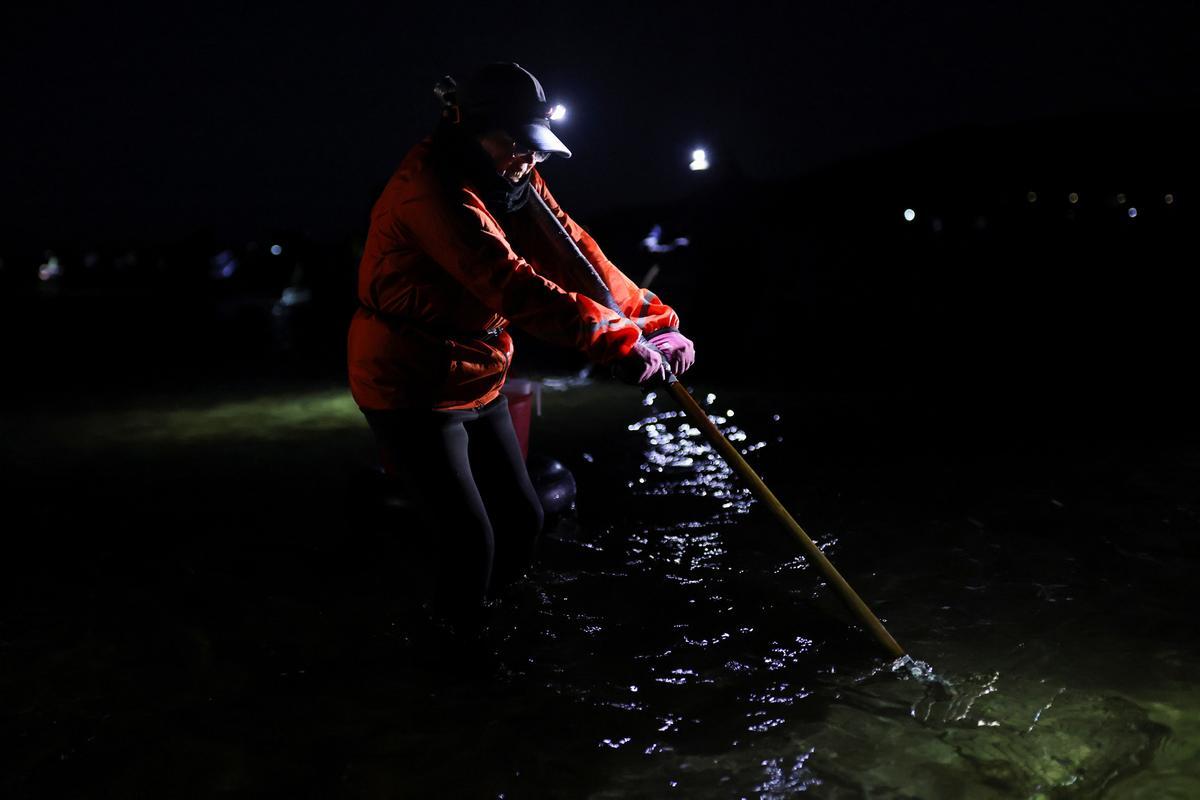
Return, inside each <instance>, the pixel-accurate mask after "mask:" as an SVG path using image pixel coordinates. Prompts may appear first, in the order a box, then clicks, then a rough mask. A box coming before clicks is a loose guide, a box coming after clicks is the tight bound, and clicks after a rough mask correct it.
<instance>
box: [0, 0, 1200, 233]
mask: <svg viewBox="0 0 1200 800" xmlns="http://www.w3.org/2000/svg"><path fill="white" fill-rule="evenodd" d="M1191 5H1192V4H1189V3H1137V2H1127V3H1109V4H1097V3H1071V4H1065V3H1054V4H1050V3H1045V2H1005V3H993V2H986V3H985V2H977V1H975V0H973V1H972V2H969V3H963V2H954V3H944V4H921V5H920V6H917V5H914V4H900V3H890V2H889V3H882V2H852V3H822V4H810V3H796V2H786V3H785V2H780V3H749V2H747V3H738V4H722V5H721V6H719V7H712V10H707V9H706V7H705V6H703V5H699V4H697V5H692V6H690V7H689V6H688V5H685V4H669V5H667V4H663V5H660V6H654V5H652V4H649V3H645V2H638V3H629V4H626V3H611V2H605V3H590V4H573V5H572V4H542V5H541V6H539V7H533V6H528V5H518V4H488V10H486V11H484V10H481V7H480V6H471V5H465V4H454V3H441V4H421V5H420V6H419V7H418V6H415V5H408V4H402V3H392V4H386V5H384V4H378V5H372V6H371V7H369V8H367V7H364V6H360V5H359V4H353V3H329V4H325V5H323V6H316V5H301V4H297V3H289V4H278V5H276V6H274V7H273V8H267V7H265V4H245V3H217V2H212V3H205V4H202V5H201V6H199V7H193V8H190V9H188V10H184V9H183V7H181V6H178V5H176V4H167V5H160V6H159V7H158V8H156V9H155V10H152V11H148V10H145V9H139V10H136V11H134V10H125V9H113V8H110V7H108V5H107V4H89V5H86V6H83V7H80V8H74V7H70V6H67V5H64V4H60V3H52V2H46V3H40V4H35V5H33V7H32V8H27V9H24V10H21V9H15V8H13V7H11V6H9V5H7V4H6V5H5V7H4V10H3V11H0V31H2V33H0V36H2V37H3V47H0V64H2V69H0V81H2V83H0V86H2V90H0V91H2V95H3V100H4V102H3V108H4V113H3V118H2V122H0V130H2V133H0V137H2V139H0V144H2V145H3V147H2V153H3V157H2V158H3V161H2V169H3V171H2V173H0V182H2V184H3V187H4V188H3V191H2V193H0V196H2V201H3V207H2V209H0V211H2V222H0V244H4V245H11V244H13V243H15V242H18V241H24V240H29V239H37V238H38V237H42V238H48V239H50V240H54V241H58V240H64V239H71V238H77V237H84V238H86V237H92V238H94V239H106V238H107V239H121V238H137V237H150V238H166V237H171V236H182V235H187V234H188V232H190V231H193V230H196V229H201V228H205V227H210V228H212V229H213V230H215V232H216V233H217V235H218V236H220V237H246V236H252V235H255V234H256V232H264V231H269V230H271V229H289V230H295V231H304V232H308V233H309V234H311V235H313V236H317V237H335V236H343V235H347V234H355V233H357V234H359V235H361V234H363V233H365V230H366V224H367V212H368V210H369V208H370V204H371V202H372V201H373V199H374V196H375V193H376V192H377V191H378V189H379V188H380V187H381V186H382V184H383V182H384V181H386V179H387V177H388V176H389V175H390V173H391V171H392V170H393V169H394V167H395V166H396V164H398V163H399V161H400V159H401V158H402V157H403V155H404V153H405V152H406V150H407V149H408V148H409V147H410V146H411V145H412V144H413V143H414V142H415V141H417V140H418V139H419V138H421V136H423V135H424V134H426V133H427V132H428V131H429V129H430V128H431V126H432V124H433V122H434V121H435V118H436V114H437V108H436V103H435V100H434V97H433V94H432V91H431V87H432V85H433V83H434V81H435V80H436V79H437V78H438V77H439V76H440V75H441V74H444V73H450V74H456V75H461V74H463V73H465V72H466V71H468V70H469V69H470V68H471V67H473V66H475V65H477V64H480V63H483V62H487V61H492V60H514V61H517V62H519V63H520V64H522V65H523V66H525V67H527V68H528V69H530V70H531V71H532V72H533V73H534V74H535V75H537V76H538V77H539V78H540V79H541V80H542V83H543V84H544V86H545V87H546V89H547V92H548V94H549V96H550V99H551V100H552V101H557V102H562V103H564V104H565V105H566V106H567V107H568V109H569V116H568V118H567V120H565V121H564V122H563V123H562V124H561V125H558V126H557V128H556V129H557V130H558V132H559V134H560V136H561V137H562V139H563V140H564V141H565V142H566V143H567V144H568V146H570V147H571V148H572V149H573V151H574V153H575V157H574V158H573V159H572V160H570V161H561V160H552V161H551V162H550V163H549V164H547V165H544V166H543V168H542V169H543V172H544V173H545V174H546V175H547V177H548V179H549V180H550V183H551V186H552V187H553V188H554V190H555V191H556V193H557V194H558V196H559V198H560V199H561V200H562V201H563V202H564V204H565V205H566V206H567V207H568V209H570V210H571V211H572V213H574V214H575V215H576V216H579V215H586V214H589V213H595V212H599V211H604V210H606V209H610V208H613V207H616V206H620V205H625V204H640V203H647V202H659V201H663V200H669V199H670V198H672V197H674V196H678V195H679V194H680V193H681V192H682V191H685V190H686V188H687V186H688V183H687V182H688V180H689V177H690V174H689V173H688V171H687V169H686V164H687V160H688V154H689V153H690V152H691V150H692V148H694V147H698V146H702V147H707V148H709V150H710V152H711V153H712V158H713V159H714V161H715V160H721V159H729V158H735V159H736V160H737V162H738V163H739V165H740V166H741V168H742V169H743V170H744V171H745V173H746V174H748V175H750V176H751V177H753V178H772V177H786V176H791V175H800V174H803V173H804V172H805V171H807V170H811V169H813V168H816V167H819V166H822V165H827V164H831V163H835V162H838V161H841V160H845V159H850V158H853V157H855V156H857V155H862V154H867V153H873V152H878V151H880V150H883V149H887V148H890V147H896V146H899V145H902V144H904V143H906V142H910V141H913V140H915V139H918V138H920V137H922V136H924V135H927V134H930V133H933V132H938V131H944V130H947V129H952V128H955V127H959V126H963V125H968V124H1003V123H1007V122H1016V121H1021V120H1029V119H1038V118H1044V117H1054V116H1061V115H1071V114H1076V113H1080V112H1087V111H1122V110H1141V109H1189V108H1195V107H1197V105H1200V102H1198V101H1200V88H1198V87H1200V82H1198V80H1197V79H1198V78H1200V66H1198V62H1197V58H1196V54H1197V52H1200V26H1197V25H1196V24H1195V18H1194V16H1189V15H1188V14H1186V13H1185V11H1184V9H1185V8H1187V7H1189V6H1191ZM536 8H540V10H535V9H536ZM689 9H690V10H689ZM735 9H736V12H735Z"/></svg>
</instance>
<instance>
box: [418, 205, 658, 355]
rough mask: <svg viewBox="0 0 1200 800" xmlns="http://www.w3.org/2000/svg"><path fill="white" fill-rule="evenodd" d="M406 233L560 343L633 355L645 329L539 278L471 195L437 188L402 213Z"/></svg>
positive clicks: (471, 287) (522, 322)
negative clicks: (640, 335) (639, 331)
mask: <svg viewBox="0 0 1200 800" xmlns="http://www.w3.org/2000/svg"><path fill="white" fill-rule="evenodd" d="M395 209H396V224H397V226H398V227H399V228H400V232H401V233H402V234H404V235H405V236H406V238H408V239H409V240H410V241H412V242H413V243H414V244H415V245H416V246H417V247H419V248H421V249H422V250H423V251H424V252H425V253H427V254H428V255H429V256H430V257H431V258H432V259H433V260H434V261H436V262H437V263H438V264H439V265H440V266H441V267H442V268H443V269H445V270H446V272H448V273H449V274H450V275H451V276H452V277H453V278H454V279H455V280H456V281H458V282H459V283H460V284H462V285H463V286H464V287H465V288H466V289H467V291H469V292H471V294H473V295H474V296H475V297H476V298H478V299H479V301H480V302H481V303H483V304H484V305H485V306H487V307H488V308H490V309H491V310H492V311H494V312H496V313H497V314H500V315H501V316H503V317H505V318H507V319H508V320H509V321H511V322H512V323H513V324H514V325H516V326H517V327H519V328H521V329H523V330H525V331H528V332H529V333H531V334H532V335H534V336H537V337H538V338H540V339H544V340H546V341H548V342H550V343H552V344H557V345H560V346H565V347H574V348H576V349H578V350H580V351H582V352H583V353H585V354H586V355H587V356H588V357H589V358H591V359H592V360H594V361H598V362H600V363H602V364H604V363H609V362H611V361H615V360H616V359H618V358H621V357H622V356H625V355H627V354H628V353H629V352H630V351H631V350H632V349H633V347H634V345H635V344H636V343H637V339H638V328H637V327H636V326H635V325H633V324H632V323H631V322H630V321H629V320H626V319H623V318H622V317H620V316H619V315H617V314H615V313H614V312H613V311H612V310H611V309H608V308H605V307H604V306H602V305H600V304H599V303H597V302H595V301H594V300H592V299H591V298H589V297H587V296H585V295H582V294H578V293H576V292H567V291H565V290H563V289H562V288H561V287H560V286H558V285H557V284H555V283H554V282H553V281H550V280H548V279H547V278H545V277H543V276H541V275H539V274H537V273H536V272H535V271H534V270H533V267H531V266H530V265H529V263H528V262H526V261H525V260H524V259H523V258H521V257H520V256H518V255H517V254H516V253H515V252H514V251H513V249H512V247H511V246H510V245H509V244H508V240H507V238H506V237H505V235H504V232H503V230H502V229H501V228H500V225H499V224H498V223H497V222H496V220H495V218H493V217H492V215H491V214H490V213H489V212H488V211H487V208H486V207H485V206H484V204H483V201H482V200H480V199H479V197H478V196H476V195H475V194H474V193H473V192H471V191H470V190H468V189H465V188H463V189H459V190H457V192H456V193H453V194H448V193H447V192H446V191H444V190H438V189H430V190H428V191H425V192H422V193H420V194H419V195H418V196H416V197H412V198H410V199H408V200H406V201H404V202H401V203H400V204H399V205H397V206H396V207H395Z"/></svg>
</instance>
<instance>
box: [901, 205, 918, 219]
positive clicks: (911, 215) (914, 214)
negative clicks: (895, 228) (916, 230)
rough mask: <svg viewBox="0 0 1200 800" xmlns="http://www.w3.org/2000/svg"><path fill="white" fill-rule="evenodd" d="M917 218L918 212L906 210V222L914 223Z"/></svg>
mask: <svg viewBox="0 0 1200 800" xmlns="http://www.w3.org/2000/svg"><path fill="white" fill-rule="evenodd" d="M916 218H917V212H915V211H913V210H912V209H911V208H906V209H904V219H905V220H907V221H908V222H912V221H913V220H914V219H916Z"/></svg>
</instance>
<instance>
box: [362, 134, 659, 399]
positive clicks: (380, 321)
mask: <svg viewBox="0 0 1200 800" xmlns="http://www.w3.org/2000/svg"><path fill="white" fill-rule="evenodd" d="M431 147H432V137H428V138H426V139H425V140H424V141H422V142H420V143H418V144H417V145H416V146H414V147H413V148H412V150H410V151H409V153H408V155H406V156H405V158H404V160H403V161H402V162H401V164H400V166H399V168H397V170H396V172H395V173H394V174H393V175H392V177H391V179H390V180H389V181H388V183H387V186H386V187H385V188H384V190H383V193H382V194H381V195H380V196H379V199H378V200H377V201H376V202H375V205H374V207H373V208H372V210H371V226H370V229H369V231H368V233H367V242H366V246H365V248H364V250H363V256H362V261H361V262H360V263H359V271H358V299H359V305H360V307H359V309H358V311H356V312H355V314H354V318H353V320H351V323H350V332H349V335H348V341H347V355H348V362H349V373H350V390H351V393H352V394H353V395H354V399H355V402H357V403H358V405H359V407H361V408H367V409H377V410H378V409H394V408H414V409H415V408H423V409H466V408H479V407H481V406H483V405H485V404H486V403H489V402H491V401H492V400H494V399H495V398H496V396H497V395H498V394H499V392H500V388H501V387H502V386H503V385H504V378H505V375H506V374H507V372H508V367H509V364H510V363H511V361H512V354H513V345H512V337H511V336H509V334H508V333H507V332H506V331H504V330H503V329H504V328H505V327H507V326H508V324H509V323H510V322H511V323H512V324H515V325H517V326H518V327H520V328H521V329H523V330H525V331H527V332H529V333H530V334H533V335H534V336H537V337H539V338H541V339H545V340H546V341H548V342H551V343H553V344H558V345H562V346H565V347H574V348H576V349H578V350H580V351H582V352H583V353H585V354H587V355H588V356H589V357H590V358H591V359H592V360H594V361H597V362H599V363H602V364H605V363H609V362H612V361H615V360H617V359H619V358H621V357H622V356H625V355H627V354H628V353H629V351H630V350H632V349H633V346H634V344H635V343H636V341H637V338H638V333H639V331H640V332H643V333H646V334H651V333H654V332H659V331H663V330H670V329H677V328H678V327H679V318H678V317H677V316H676V314H675V312H674V311H673V310H672V309H671V308H670V307H669V306H667V305H665V304H664V303H663V302H662V301H661V300H659V298H658V297H657V296H656V295H655V294H654V293H653V292H650V291H648V290H646V289H640V288H638V287H637V286H636V285H635V284H634V283H633V281H631V280H629V278H627V277H626V276H625V275H624V274H623V273H622V272H621V271H620V270H619V269H617V267H616V266H615V265H614V264H613V263H612V262H611V261H609V260H608V258H607V257H605V255H604V253H603V252H601V250H600V248H599V247H598V246H597V245H596V242H595V241H594V240H593V239H592V237H591V236H589V235H588V234H587V232H586V231H584V230H583V229H582V228H581V227H579V225H577V224H576V223H575V221H574V220H572V219H571V218H570V217H569V216H567V213H566V212H565V211H563V210H562V208H561V207H560V206H559V205H558V203H557V202H556V201H555V200H554V197H553V196H552V195H551V194H550V191H549V189H547V188H546V182H545V181H544V180H543V179H542V176H541V175H540V174H539V173H538V172H537V170H536V169H534V170H533V175H532V178H531V181H530V182H531V186H530V189H531V190H536V191H538V192H539V193H540V194H541V195H542V197H543V198H545V200H546V204H547V205H548V206H549V207H550V209H551V211H553V212H554V214H555V216H557V217H558V220H559V221H560V222H561V223H562V224H563V226H564V227H565V228H566V230H567V232H568V233H569V234H570V236H571V238H572V239H574V240H575V242H576V244H577V245H578V246H579V249H580V250H581V251H582V252H583V254H584V255H585V256H586V257H587V259H588V260H589V261H590V262H591V263H592V265H593V266H594V267H595V268H596V270H597V272H599V273H600V276H601V277H602V278H603V279H604V281H605V282H606V283H607V284H608V286H609V289H610V290H611V292H612V295H613V298H614V299H615V300H616V301H617V303H618V304H619V305H620V307H621V310H622V311H623V312H624V318H623V317H621V316H619V315H617V314H615V313H614V312H613V311H612V310H610V309H608V308H606V307H604V306H602V305H600V304H599V303H597V302H595V301H593V300H592V299H590V298H588V297H586V296H584V295H583V294H579V293H577V292H574V291H568V290H567V289H566V288H564V286H567V285H569V284H570V281H569V279H568V278H567V273H566V272H564V271H563V270H561V269H558V268H557V265H558V263H559V261H560V259H559V257H558V256H557V254H556V253H554V251H553V249H552V246H551V244H550V243H549V242H548V241H547V240H546V239H545V238H544V236H543V235H542V234H540V232H538V231H537V229H536V227H535V226H534V223H533V221H532V220H531V219H529V218H527V217H525V216H524V215H522V214H515V215H512V218H511V219H508V220H506V225H508V228H509V230H508V231H506V230H505V229H503V228H501V226H500V223H499V222H497V220H496V218H495V217H494V216H493V215H492V214H491V213H490V212H489V211H488V209H487V208H486V206H485V205H484V202H483V200H482V199H481V198H480V196H479V195H478V194H477V193H476V191H475V190H474V189H473V187H472V186H471V185H470V184H469V182H467V181H466V180H465V179H464V180H461V181H456V182H455V184H456V185H454V186H450V187H447V186H446V184H445V183H444V182H443V181H439V178H438V176H437V175H436V174H435V171H434V169H433V164H432V163H431ZM514 247H515V248H516V249H514ZM518 252H519V254H518ZM489 331H491V332H492V333H491V334H490V335H489V333H488V332H489ZM497 331H498V333H497Z"/></svg>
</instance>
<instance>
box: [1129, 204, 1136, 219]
mask: <svg viewBox="0 0 1200 800" xmlns="http://www.w3.org/2000/svg"><path fill="white" fill-rule="evenodd" d="M1136 216H1137V209H1136V208H1134V207H1133V206H1130V207H1129V217H1130V219H1132V218H1133V217H1136Z"/></svg>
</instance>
